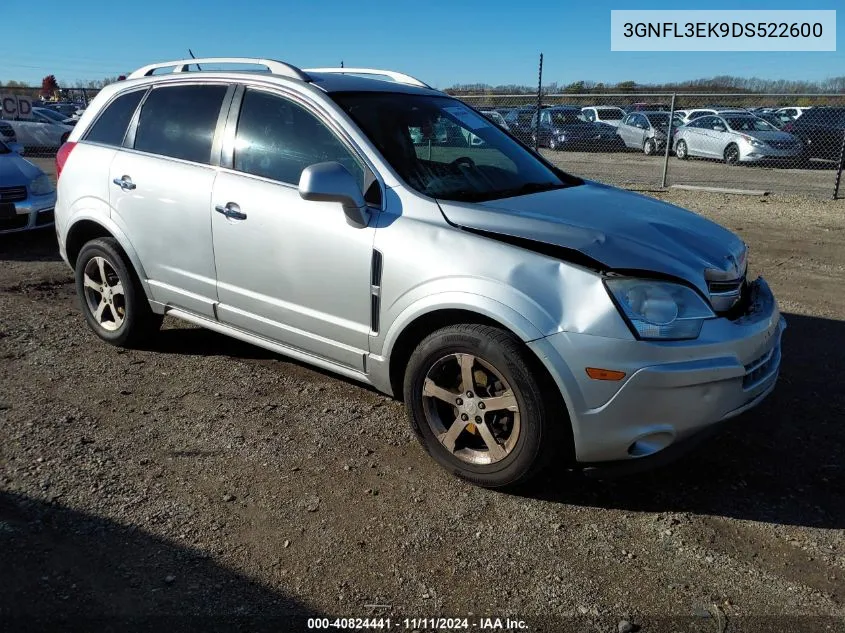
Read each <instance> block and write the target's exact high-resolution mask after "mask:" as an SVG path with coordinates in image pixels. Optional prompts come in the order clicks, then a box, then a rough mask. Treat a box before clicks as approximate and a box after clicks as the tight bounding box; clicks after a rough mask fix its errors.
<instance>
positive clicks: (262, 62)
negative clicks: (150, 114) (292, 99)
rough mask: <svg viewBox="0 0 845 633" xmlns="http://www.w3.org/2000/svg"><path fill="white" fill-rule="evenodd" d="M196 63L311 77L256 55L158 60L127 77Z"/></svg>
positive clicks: (176, 70) (179, 69)
mask: <svg viewBox="0 0 845 633" xmlns="http://www.w3.org/2000/svg"><path fill="white" fill-rule="evenodd" d="M198 64H252V65H254V66H264V67H265V68H266V69H267V70H269V71H270V72H271V73H273V74H274V75H281V76H283V77H291V78H292V79H299V80H300V81H311V78H310V77H309V76H308V75H307V74H305V73H304V72H303V71H302V70H300V69H299V68H297V67H296V66H292V65H291V64H286V63H285V62H280V61H276V60H275V59H259V58H257V57H202V58H197V59H177V60H175V61H171V62H160V63H158V64H150V65H148V66H144V67H143V68H139V69H138V70H136V71H134V72H133V73H132V74H130V75H129V76H128V77H127V79H138V78H139V77H149V76H150V75H152V74H153V72H155V71H156V70H158V69H159V68H170V67H173V72H174V73H184V72H188V67H189V66H194V65H198Z"/></svg>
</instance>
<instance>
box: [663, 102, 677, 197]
mask: <svg viewBox="0 0 845 633" xmlns="http://www.w3.org/2000/svg"><path fill="white" fill-rule="evenodd" d="M674 116H675V93H674V92H673V93H672V103H671V105H670V106H669V129H668V131H667V132H666V153H665V154H664V155H663V178H662V179H661V181H660V188H661V189H665V188H666V174H667V172H668V171H669V149H670V148H671V147H672V120H673V118H674Z"/></svg>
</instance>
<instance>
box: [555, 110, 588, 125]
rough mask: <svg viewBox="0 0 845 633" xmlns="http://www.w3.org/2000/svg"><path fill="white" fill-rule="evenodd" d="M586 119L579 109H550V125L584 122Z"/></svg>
mask: <svg viewBox="0 0 845 633" xmlns="http://www.w3.org/2000/svg"><path fill="white" fill-rule="evenodd" d="M584 122H586V119H585V118H584V115H583V114H581V111H580V110H552V125H572V124H573V123H584Z"/></svg>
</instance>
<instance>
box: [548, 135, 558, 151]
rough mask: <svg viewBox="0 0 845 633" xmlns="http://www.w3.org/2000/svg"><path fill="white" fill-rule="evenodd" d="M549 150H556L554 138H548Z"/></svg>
mask: <svg viewBox="0 0 845 633" xmlns="http://www.w3.org/2000/svg"><path fill="white" fill-rule="evenodd" d="M549 149H550V150H552V151H555V150H557V141H556V140H555V137H554V136H552V137H550V138H549Z"/></svg>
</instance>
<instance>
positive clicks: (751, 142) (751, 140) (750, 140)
mask: <svg viewBox="0 0 845 633" xmlns="http://www.w3.org/2000/svg"><path fill="white" fill-rule="evenodd" d="M742 138H744V139H745V140H746V141H747V142H748V144H749V145H751V147H766V144H765V143H764V142H763V141H758V140H757V139H756V138H754V137H753V136H743V137H742Z"/></svg>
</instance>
